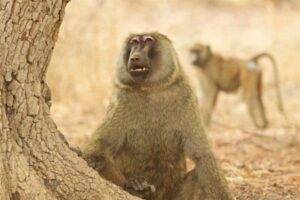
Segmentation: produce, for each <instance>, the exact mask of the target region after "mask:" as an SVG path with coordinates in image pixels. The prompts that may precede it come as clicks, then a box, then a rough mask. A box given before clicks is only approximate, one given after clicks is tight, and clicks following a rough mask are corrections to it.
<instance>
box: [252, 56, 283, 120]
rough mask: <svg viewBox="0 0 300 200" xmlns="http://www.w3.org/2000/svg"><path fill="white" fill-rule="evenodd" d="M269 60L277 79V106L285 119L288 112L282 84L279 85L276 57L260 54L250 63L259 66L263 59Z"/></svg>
mask: <svg viewBox="0 0 300 200" xmlns="http://www.w3.org/2000/svg"><path fill="white" fill-rule="evenodd" d="M264 57H265V58H268V59H269V60H270V61H271V63H272V66H273V71H274V79H275V90H276V96H277V106H278V110H279V112H280V113H282V114H283V115H284V116H285V117H287V116H286V112H285V109H284V106H283V101H282V96H281V90H280V84H279V74H278V68H277V63H276V61H275V59H274V57H273V56H272V55H270V54H269V53H265V52H264V53H260V54H257V55H255V56H254V57H252V58H251V59H250V61H252V62H255V63H256V64H257V62H258V61H259V60H260V59H261V58H264Z"/></svg>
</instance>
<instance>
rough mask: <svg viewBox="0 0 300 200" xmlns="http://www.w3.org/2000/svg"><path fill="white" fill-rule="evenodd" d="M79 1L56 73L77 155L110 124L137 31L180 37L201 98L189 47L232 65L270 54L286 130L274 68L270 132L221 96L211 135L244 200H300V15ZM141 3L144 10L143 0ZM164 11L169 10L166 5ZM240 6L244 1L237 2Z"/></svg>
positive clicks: (268, 84)
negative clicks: (116, 72) (108, 113)
mask: <svg viewBox="0 0 300 200" xmlns="http://www.w3.org/2000/svg"><path fill="white" fill-rule="evenodd" d="M134 2H137V1H130V0H128V1H121V0H112V1H109V3H108V1H98V0H85V1H81V2H79V1H72V2H71V3H70V5H69V8H68V9H67V11H66V18H65V21H64V24H63V27H62V30H61V34H60V38H59V41H58V44H57V47H56V49H55V52H54V55H53V59H52V63H51V66H50V70H49V82H50V87H51V89H52V91H53V107H52V115H53V117H54V119H55V121H56V123H57V125H58V127H59V128H60V130H61V131H62V132H63V133H64V134H65V135H66V137H67V139H68V140H69V141H70V143H71V144H72V145H74V146H77V145H79V146H80V145H82V144H84V142H85V141H86V139H87V138H88V137H89V136H90V134H91V133H92V131H93V130H94V129H95V128H96V126H97V125H98V124H99V123H100V122H101V120H102V119H103V117H104V115H105V108H106V106H107V104H108V101H109V97H110V91H111V88H112V84H111V77H112V71H113V67H114V64H115V63H116V57H117V54H118V50H119V48H120V44H121V42H122V40H123V38H124V37H125V36H126V35H127V34H128V33H129V32H136V31H138V32H144V31H148V30H151V31H152V30H158V31H161V32H163V33H165V34H167V35H169V36H170V37H171V39H172V40H173V41H174V45H175V47H176V49H177V50H178V53H179V56H180V59H181V61H182V64H183V66H184V69H185V71H186V72H187V73H188V74H189V76H190V78H191V82H192V84H193V85H194V87H195V90H197V91H198V89H199V88H198V86H197V80H196V76H195V75H194V74H195V73H194V72H195V71H194V70H195V69H194V68H193V67H192V66H191V65H190V64H189V62H188V55H187V51H188V47H189V46H190V45H191V44H192V43H193V42H195V41H199V40H200V41H204V42H207V43H209V44H211V46H212V49H213V50H215V51H218V52H220V53H222V54H224V55H226V56H233V55H236V56H241V57H245V58H247V57H249V56H251V55H253V54H254V53H255V52H258V51H264V50H266V51H269V52H271V53H272V54H274V56H275V57H276V60H277V61H278V65H279V70H280V80H281V85H282V92H283V97H284V103H285V106H286V110H287V112H288V114H289V118H290V120H291V122H292V123H291V124H288V123H286V122H285V121H284V120H283V118H282V117H281V116H280V115H279V113H278V112H277V110H276V107H275V99H274V98H275V95H274V84H273V79H272V71H271V67H269V64H268V62H265V63H263V64H264V71H265V77H264V83H265V94H264V101H265V103H266V109H267V114H268V117H269V119H270V128H269V129H267V130H266V131H260V130H257V129H255V128H253V126H252V124H251V122H250V120H249V118H248V115H247V112H246V108H245V105H244V104H243V102H242V101H241V98H240V96H239V95H225V94H224V95H221V97H220V99H219V101H218V104H217V108H216V110H215V113H214V117H213V120H214V123H213V124H212V127H211V128H210V129H209V130H208V131H207V132H208V135H209V138H210V140H211V142H212V144H213V147H214V151H215V152H216V155H217V156H218V158H219V159H220V161H221V164H222V168H223V169H224V171H225V173H226V176H227V178H228V181H229V183H230V187H231V188H232V191H233V193H234V195H235V196H236V198H237V199H240V200H248V199H249V200H250V199H251V200H252V199H253V200H260V199H266V200H267V199H268V200H289V199H291V200H299V199H300V156H299V155H300V136H299V134H300V133H299V129H297V126H300V56H299V50H300V11H299V10H295V9H289V8H279V9H275V8H274V7H272V6H271V5H269V4H266V5H264V6H257V5H256V6H245V5H243V6H228V5H226V6H214V7H212V6H207V7H206V6H203V5H201V4H199V3H195V2H194V1H192V0H186V1H184V2H183V1H179V0H177V1H176V0H174V1H170V0H167V1H149V0H148V1H143V3H134ZM139 2H140V1H139ZM159 2H160V3H159ZM236 2H238V1H236Z"/></svg>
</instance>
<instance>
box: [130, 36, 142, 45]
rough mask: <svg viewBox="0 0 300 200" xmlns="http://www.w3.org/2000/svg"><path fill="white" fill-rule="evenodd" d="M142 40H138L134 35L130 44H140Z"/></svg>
mask: <svg viewBox="0 0 300 200" xmlns="http://www.w3.org/2000/svg"><path fill="white" fill-rule="evenodd" d="M139 42H140V41H139V40H138V38H136V37H134V38H132V39H131V40H130V44H138V43H139Z"/></svg>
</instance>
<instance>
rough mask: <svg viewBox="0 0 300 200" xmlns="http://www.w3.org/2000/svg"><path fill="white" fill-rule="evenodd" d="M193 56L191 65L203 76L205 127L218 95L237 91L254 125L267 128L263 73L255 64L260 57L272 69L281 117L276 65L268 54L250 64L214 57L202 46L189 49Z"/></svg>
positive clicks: (237, 59)
mask: <svg viewBox="0 0 300 200" xmlns="http://www.w3.org/2000/svg"><path fill="white" fill-rule="evenodd" d="M191 54H192V55H193V56H194V59H193V61H192V62H193V65H195V66H197V67H199V68H200V69H201V71H202V72H203V76H204V78H203V80H202V83H203V91H204V96H205V97H206V100H205V102H206V103H207V109H208V111H207V113H206V114H207V116H205V117H204V118H205V119H206V124H207V125H208V124H209V122H210V118H211V113H212V111H213V109H214V107H215V104H216V101H217V97H218V93H219V92H220V91H223V92H227V93H229V92H235V91H237V90H238V88H242V90H243V92H242V93H243V98H244V100H245V102H246V104H247V106H248V111H249V114H250V117H251V119H252V121H253V123H254V125H255V126H256V127H258V128H266V127H267V126H268V121H267V117H266V112H265V108H264V104H263V102H262V92H263V89H262V71H261V69H260V68H259V67H258V61H259V59H260V58H262V57H267V58H269V59H270V60H271V62H272V65H273V67H274V76H275V83H276V92H277V100H278V108H279V110H280V112H282V113H284V109H283V103H282V100H281V95H280V89H279V79H278V72H277V65H276V63H275V60H274V58H273V57H272V56H271V55H270V54H268V53H261V54H258V55H256V56H254V57H253V58H251V59H249V60H244V59H239V58H224V57H222V56H221V55H218V54H215V53H213V52H212V51H211V49H210V47H209V46H207V45H203V44H201V43H197V44H195V45H194V46H193V47H192V48H191Z"/></svg>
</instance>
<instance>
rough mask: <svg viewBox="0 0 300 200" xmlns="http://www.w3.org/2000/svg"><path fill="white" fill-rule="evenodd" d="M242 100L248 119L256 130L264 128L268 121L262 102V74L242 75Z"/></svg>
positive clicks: (257, 72)
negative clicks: (246, 108) (249, 118)
mask: <svg viewBox="0 0 300 200" xmlns="http://www.w3.org/2000/svg"><path fill="white" fill-rule="evenodd" d="M242 89H243V98H244V100H245V101H246V104H247V106H248V111H249V114H250V117H251V119H252V121H253V123H254V124H255V126H256V127H258V128H266V127H267V126H268V121H267V117H266V113H265V108H264V105H263V102H262V73H261V72H260V71H258V70H251V71H246V73H243V74H242Z"/></svg>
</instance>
